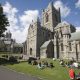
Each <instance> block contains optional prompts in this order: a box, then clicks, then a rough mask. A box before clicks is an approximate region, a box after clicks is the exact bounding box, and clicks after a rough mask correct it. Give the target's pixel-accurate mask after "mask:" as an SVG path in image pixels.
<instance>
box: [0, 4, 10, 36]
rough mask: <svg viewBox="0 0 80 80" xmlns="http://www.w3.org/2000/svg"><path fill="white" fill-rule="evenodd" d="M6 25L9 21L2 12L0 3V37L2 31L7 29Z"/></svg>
mask: <svg viewBox="0 0 80 80" xmlns="http://www.w3.org/2000/svg"><path fill="white" fill-rule="evenodd" d="M7 26H9V22H8V19H7V17H6V15H5V14H4V13H3V7H2V6H1V4H0V37H1V36H4V34H3V33H4V32H5V30H7Z"/></svg>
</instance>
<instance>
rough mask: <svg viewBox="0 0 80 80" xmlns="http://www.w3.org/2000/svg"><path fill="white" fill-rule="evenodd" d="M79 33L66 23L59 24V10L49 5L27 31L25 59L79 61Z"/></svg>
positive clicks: (51, 4)
mask: <svg viewBox="0 0 80 80" xmlns="http://www.w3.org/2000/svg"><path fill="white" fill-rule="evenodd" d="M79 34H80V32H76V29H75V27H74V26H73V25H72V24H69V23H67V22H61V15H60V9H58V10H57V9H55V7H54V6H53V3H52V2H51V3H49V5H48V7H47V8H46V9H43V10H42V20H41V22H40V20H39V18H37V21H36V22H34V21H32V23H31V24H30V26H29V29H28V35H27V40H26V45H27V47H26V54H27V57H40V58H60V59H71V58H72V57H73V58H74V59H76V60H79V59H80V35H79Z"/></svg>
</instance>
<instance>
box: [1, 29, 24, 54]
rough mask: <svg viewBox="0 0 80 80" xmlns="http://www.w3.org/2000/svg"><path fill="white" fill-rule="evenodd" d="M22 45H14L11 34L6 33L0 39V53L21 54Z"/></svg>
mask: <svg viewBox="0 0 80 80" xmlns="http://www.w3.org/2000/svg"><path fill="white" fill-rule="evenodd" d="M22 49H23V45H22V44H19V43H16V41H15V40H14V39H12V34H11V32H10V31H9V32H6V34H5V36H4V37H0V52H11V53H22Z"/></svg>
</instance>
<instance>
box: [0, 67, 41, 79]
mask: <svg viewBox="0 0 80 80" xmlns="http://www.w3.org/2000/svg"><path fill="white" fill-rule="evenodd" d="M0 80H40V79H38V78H36V77H31V76H29V75H25V74H21V73H18V72H15V71H12V70H9V69H7V68H5V67H3V66H0Z"/></svg>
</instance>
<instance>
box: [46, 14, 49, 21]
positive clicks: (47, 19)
mask: <svg viewBox="0 0 80 80" xmlns="http://www.w3.org/2000/svg"><path fill="white" fill-rule="evenodd" d="M45 18H46V22H48V21H49V15H48V13H46V14H45Z"/></svg>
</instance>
